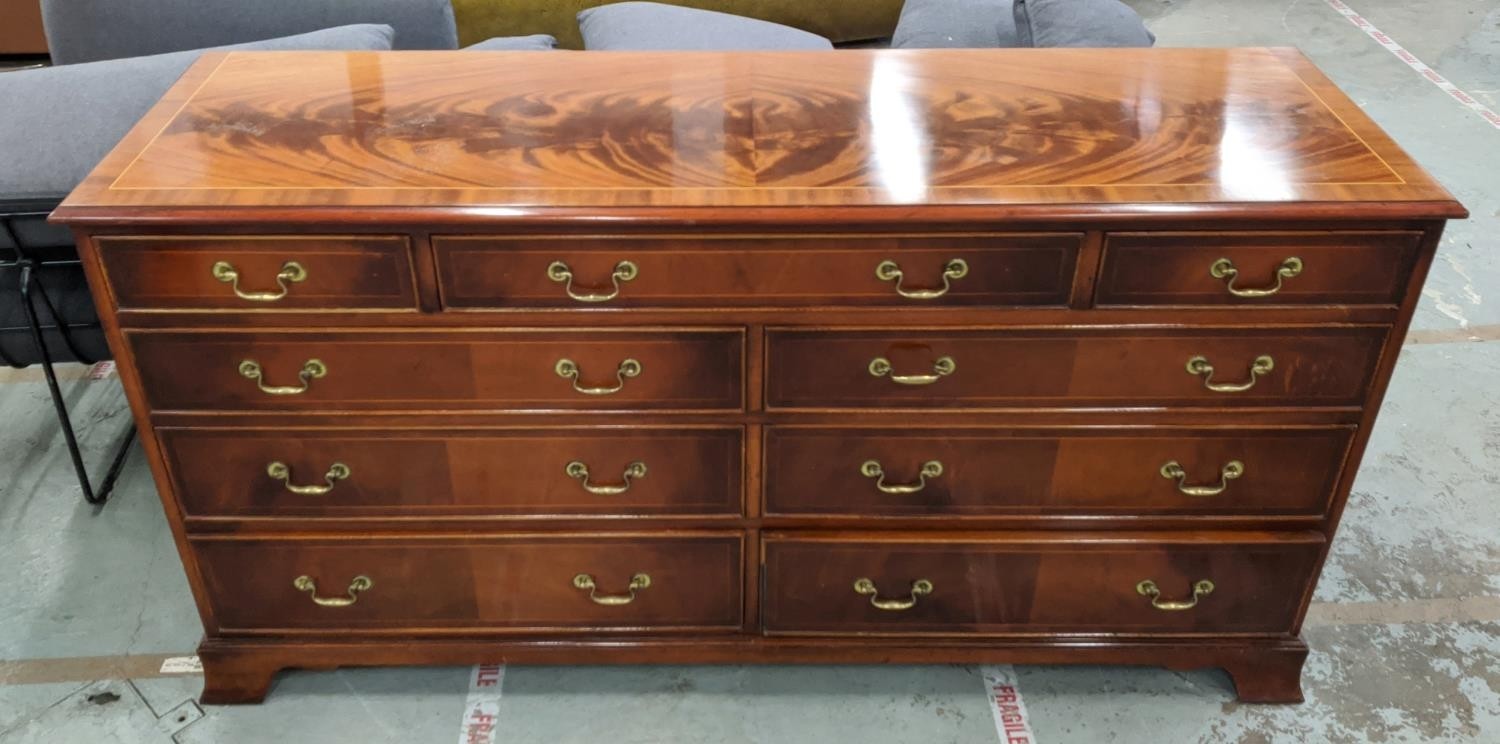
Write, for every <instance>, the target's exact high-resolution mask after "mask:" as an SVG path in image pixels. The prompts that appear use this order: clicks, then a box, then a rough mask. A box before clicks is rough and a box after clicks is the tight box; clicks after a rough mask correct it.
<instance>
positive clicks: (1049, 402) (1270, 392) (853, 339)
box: [766, 326, 1386, 408]
mask: <svg viewBox="0 0 1500 744" xmlns="http://www.w3.org/2000/svg"><path fill="white" fill-rule="evenodd" d="M1385 335H1386V328H1385V327H1384V326H1364V327H1340V328H1280V329H1262V328H1213V329H1193V330H1184V331H1175V330H1160V329H1140V330H1129V331H1120V330H1108V331H1082V330H1068V329H1055V330H1052V329H1027V330H994V331H950V330H918V329H913V330H900V331H897V330H888V331H797V330H772V331H770V332H769V334H768V341H767V349H768V352H767V354H768V358H769V362H768V365H769V366H768V369H767V372H766V380H767V382H766V402H767V405H768V406H770V407H781V408H821V407H835V408H838V407H870V408H882V407H1006V406H1018V407H1024V406H1035V407H1048V406H1050V407H1083V408H1093V407H1114V406H1120V405H1163V406H1166V405H1174V406H1216V407H1217V406H1276V405H1320V406H1357V405H1360V404H1361V403H1362V401H1363V400H1364V397H1365V390H1366V388H1367V387H1368V386H1369V384H1370V380H1371V377H1372V375H1373V373H1374V370H1375V364H1376V362H1377V361H1378V359H1379V356H1380V349H1381V344H1382V343H1384V341H1385ZM1195 360H1201V361H1195ZM1258 360H1259V361H1258ZM1190 363H1191V364H1193V370H1192V371H1190V370H1189V364H1190Z"/></svg>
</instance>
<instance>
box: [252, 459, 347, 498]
mask: <svg viewBox="0 0 1500 744" xmlns="http://www.w3.org/2000/svg"><path fill="white" fill-rule="evenodd" d="M266 475H269V476H271V478H272V479H274V480H279V481H281V483H282V484H283V485H285V486H286V490H288V491H291V492H292V493H295V494H297V495H298V496H322V495H324V494H326V493H328V492H329V491H332V490H333V485H334V484H335V483H337V482H339V481H341V480H343V479H345V478H348V477H349V466H348V465H345V464H344V463H341V462H336V463H334V464H332V465H330V466H329V467H328V472H327V473H324V474H323V482H325V483H327V484H328V485H326V486H294V485H292V469H291V468H289V467H287V465H286V463H284V462H279V461H278V462H273V463H270V464H268V465H266Z"/></svg>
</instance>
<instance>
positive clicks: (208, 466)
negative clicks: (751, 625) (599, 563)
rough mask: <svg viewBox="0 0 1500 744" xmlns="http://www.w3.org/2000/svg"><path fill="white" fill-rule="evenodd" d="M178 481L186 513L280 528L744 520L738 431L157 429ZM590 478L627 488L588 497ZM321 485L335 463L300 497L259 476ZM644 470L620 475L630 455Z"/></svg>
mask: <svg viewBox="0 0 1500 744" xmlns="http://www.w3.org/2000/svg"><path fill="white" fill-rule="evenodd" d="M157 436H158V437H160V439H161V441H162V448H163V450H164V451H165V453H166V458H167V461H168V465H169V467H170V468H171V470H172V478H173V482H174V484H175V485H174V488H175V490H176V492H177V493H178V494H181V499H182V506H183V509H184V510H185V511H186V513H187V515H188V516H189V517H218V518H227V517H265V518H273V519H275V520H277V522H278V523H279V524H280V525H281V527H282V528H284V529H285V528H294V527H297V526H300V525H303V524H306V523H307V520H309V519H317V518H346V519H347V518H362V519H370V518H381V517H384V518H394V517H405V518H410V517H445V518H448V519H450V520H459V521H462V522H464V523H466V524H472V523H473V522H474V521H477V520H478V519H481V518H494V517H509V518H511V519H524V520H530V521H535V520H541V519H547V518H554V519H557V518H569V517H572V518H576V517H581V516H592V517H614V518H621V517H639V516H648V515H667V516H671V515H676V516H698V517H704V516H709V517H712V516H719V517H730V516H738V515H740V514H741V511H742V506H741V487H740V483H741V479H742V478H741V458H742V451H743V446H744V445H743V441H742V432H741V431H740V430H739V429H737V428H707V427H670V428H669V427H662V426H655V427H620V426H616V427H598V426H591V427H566V428H564V427H555V428H536V427H528V428H508V429H497V428H490V429H456V428H455V429H446V430H441V429H440V430H425V431H423V430H407V431H401V432H392V431H390V430H388V429H347V428H345V429H333V430H326V429H296V430H294V429H291V428H290V427H277V428H275V429H273V430H270V431H259V432H253V431H243V430H224V429H210V428H191V429H187V428H174V427H159V428H158V429H157ZM575 461H577V462H582V463H583V464H584V465H585V466H586V467H587V468H588V475H589V484H590V485H591V486H593V487H595V488H598V487H601V486H602V487H621V486H623V485H626V484H627V483H628V485H629V489H628V490H626V491H624V492H622V493H596V492H591V491H589V490H587V489H585V488H584V484H583V482H582V481H581V480H580V479H578V478H577V477H575V476H572V475H569V473H568V471H567V466H568V464H569V463H571V462H575ZM272 462H281V463H284V464H286V465H287V467H288V468H289V469H290V470H291V478H290V479H289V482H290V483H291V484H293V485H297V486H307V485H312V486H322V485H324V484H325V478H324V475H325V473H326V472H327V471H328V470H329V468H330V467H332V465H333V464H334V463H341V464H343V465H345V466H346V467H347V469H348V471H349V474H348V476H347V477H345V478H343V479H339V480H336V481H335V484H334V486H333V487H332V489H331V490H330V491H329V492H328V493H327V494H321V495H302V494H297V493H294V492H292V491H290V490H289V489H287V488H286V486H285V484H284V483H283V482H282V481H281V480H278V479H276V478H272V477H270V476H268V475H267V473H266V468H267V465H268V464H269V463H272ZM636 462H639V463H641V464H642V465H644V466H645V471H646V472H645V475H644V476H639V477H635V478H632V479H630V480H629V481H626V480H625V479H624V478H623V473H624V472H625V471H626V469H627V468H629V467H630V465H631V464H632V463H636Z"/></svg>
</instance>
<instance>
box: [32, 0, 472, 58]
mask: <svg viewBox="0 0 1500 744" xmlns="http://www.w3.org/2000/svg"><path fill="white" fill-rule="evenodd" d="M42 20H43V22H44V24H45V25H46V28H47V44H48V46H49V47H50V48H51V51H52V61H53V63H54V64H60V65H66V64H73V63H75V62H92V61H95V60H102V59H118V58H120V57H138V56H141V55H146V54H160V53H162V52H175V51H178V50H182V49H201V48H204V47H212V46H222V45H225V44H238V43H241V42H247V41H259V40H261V39H269V38H273V37H278V36H290V35H292V34H299V33H305V32H308V31H317V30H319V29H324V28H331V27H333V26H343V25H348V24H353V23H381V24H386V25H389V26H392V27H394V28H395V29H396V44H395V46H396V48H397V49H454V48H456V47H457V46H458V33H457V30H456V27H455V26H454V23H453V6H452V5H451V4H450V3H449V0H42Z"/></svg>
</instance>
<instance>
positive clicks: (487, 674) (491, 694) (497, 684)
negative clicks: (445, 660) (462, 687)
mask: <svg viewBox="0 0 1500 744" xmlns="http://www.w3.org/2000/svg"><path fill="white" fill-rule="evenodd" d="M504 687H505V665H504V664H480V665H479V666H476V667H474V670H473V671H472V672H470V673H469V697H468V699H467V700H465V701H464V718H463V722H462V724H461V725H460V728H459V732H458V744H495V728H496V726H497V725H498V724H499V722H500V693H501V690H502V689H503V688H504Z"/></svg>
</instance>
